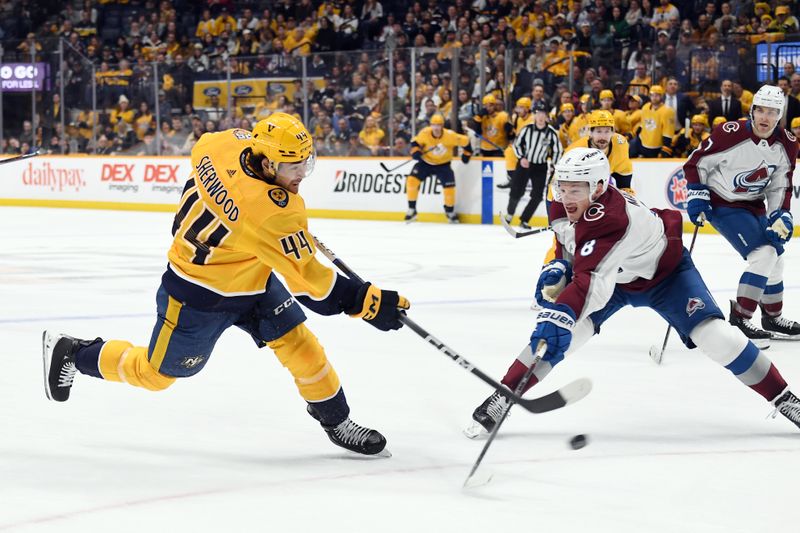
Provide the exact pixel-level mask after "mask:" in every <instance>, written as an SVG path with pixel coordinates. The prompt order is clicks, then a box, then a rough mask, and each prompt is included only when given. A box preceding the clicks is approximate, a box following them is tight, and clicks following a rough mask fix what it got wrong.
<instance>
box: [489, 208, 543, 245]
mask: <svg viewBox="0 0 800 533" xmlns="http://www.w3.org/2000/svg"><path fill="white" fill-rule="evenodd" d="M498 214H499V215H500V222H501V223H502V224H503V227H504V228H505V229H506V231H507V232H508V234H509V235H511V236H512V237H514V238H515V239H519V238H521V237H527V236H529V235H536V234H538V233H544V232H545V231H549V230H551V229H552V228H551V227H550V226H545V227H543V228H531V229H528V230H522V231H517V230H515V229H514V228H512V227H511V224H510V223H509V222H508V221H507V220H506V217H505V215H503V213H502V212H500V213H498Z"/></svg>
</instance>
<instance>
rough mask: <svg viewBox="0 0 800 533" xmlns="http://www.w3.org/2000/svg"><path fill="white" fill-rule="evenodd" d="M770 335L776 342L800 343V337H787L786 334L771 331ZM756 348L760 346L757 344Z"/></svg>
mask: <svg viewBox="0 0 800 533" xmlns="http://www.w3.org/2000/svg"><path fill="white" fill-rule="evenodd" d="M769 334H770V336H771V337H772V340H774V341H800V335H787V334H785V333H776V332H774V331H770V332H769ZM756 346H758V345H757V344H756ZM759 348H760V346H759Z"/></svg>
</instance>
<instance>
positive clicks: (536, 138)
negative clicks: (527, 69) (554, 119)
mask: <svg viewBox="0 0 800 533" xmlns="http://www.w3.org/2000/svg"><path fill="white" fill-rule="evenodd" d="M531 109H532V110H533V112H534V120H533V122H531V123H530V124H528V125H526V126H525V127H524V128H522V131H520V132H519V133H518V134H517V137H516V139H514V153H516V155H517V158H518V159H519V165H517V169H516V170H515V171H514V174H513V175H512V176H511V190H510V192H509V197H508V211H507V215H506V219H507V220H508V221H509V222H511V218H512V217H513V216H514V211H516V210H517V204H519V201H520V200H521V199H522V195H523V194H525V187H527V185H528V182H529V181H530V182H531V199H530V200H529V201H528V205H526V206H525V209H523V210H522V215H521V216H520V220H521V223H520V227H521V228H522V229H529V228H530V224H529V222H530V220H531V217H532V216H533V213H534V212H535V211H536V208H537V207H539V202H541V201H542V198H543V197H544V188H545V184H546V182H547V160H548V159H550V160H551V161H552V162H553V165H555V164H556V161H558V159H559V158H560V157H561V153H562V152H563V151H564V150H563V148H562V147H561V141H560V140H559V138H558V132H557V131H556V130H555V129H553V127H552V126H549V125H548V124H547V107H546V106H545V103H544V102H543V101H542V100H538V101H536V102H534V103H533V106H532V107H531Z"/></svg>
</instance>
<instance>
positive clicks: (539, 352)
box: [463, 340, 591, 488]
mask: <svg viewBox="0 0 800 533" xmlns="http://www.w3.org/2000/svg"><path fill="white" fill-rule="evenodd" d="M528 350H530V346H528ZM546 351H547V343H546V342H545V341H543V340H541V341H539V344H538V345H537V346H536V355H535V356H534V358H533V363H532V364H531V366H530V367H529V368H528V370H527V371H525V375H524V376H522V380H521V381H520V382H519V383H517V388H515V389H514V396H521V395H522V393H523V392H524V391H525V386H526V385H527V384H528V381H530V379H531V376H532V375H533V372H534V370H535V369H536V365H537V364H538V363H539V361H540V360H541V359H542V356H544V353H545V352H546ZM589 388H591V385H590V386H589ZM587 392H588V391H587ZM508 401H509V403H508V407H506V408H505V410H504V411H503V414H502V415H501V416H500V419H499V420H498V421H497V423H495V425H494V428H493V429H492V432H491V434H489V438H488V439H487V440H486V444H484V445H483V449H482V450H481V453H480V455H478V458H477V459H476V460H475V463H473V465H472V468H471V469H470V471H469V474H468V475H467V479H465V480H464V485H463V488H471V487H477V486H480V485H485V484H486V483H488V482H489V481H491V479H492V476H491V474H489V475H487V476H484V477H483V478H473V476H474V475H475V472H476V471H477V470H478V467H479V466H480V465H481V462H483V458H484V457H485V456H486V452H488V451H489V446H491V445H492V442H493V441H494V438H495V437H496V436H497V433H498V432H499V431H500V426H501V425H503V422H505V420H506V418H508V413H509V411H511V408H512V407H513V406H514V404H515V403H516V402H515V401H514V398H513V397H511V396H509V397H508ZM470 481H472V483H470Z"/></svg>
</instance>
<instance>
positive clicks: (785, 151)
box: [683, 85, 800, 348]
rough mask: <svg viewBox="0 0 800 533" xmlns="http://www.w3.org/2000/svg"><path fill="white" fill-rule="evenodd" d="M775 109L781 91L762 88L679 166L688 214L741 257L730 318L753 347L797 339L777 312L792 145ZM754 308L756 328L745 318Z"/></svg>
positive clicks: (799, 330)
mask: <svg viewBox="0 0 800 533" xmlns="http://www.w3.org/2000/svg"><path fill="white" fill-rule="evenodd" d="M783 113H784V95H783V91H782V90H781V89H780V88H779V87H774V86H772V85H764V86H763V87H761V88H760V89H759V90H758V91H757V92H756V94H755V95H754V96H753V105H752V107H751V108H750V120H747V121H729V122H724V123H722V124H720V125H718V126H716V127H715V128H714V130H713V131H712V132H711V136H710V137H709V138H708V139H706V140H705V141H703V142H702V143H701V144H700V146H699V147H698V149H697V150H695V151H694V152H692V154H691V155H690V156H689V159H688V160H687V161H686V163H685V164H684V166H683V170H684V174H685V176H686V179H687V181H688V188H689V195H688V196H689V202H688V207H687V212H688V214H689V218H690V219H691V220H692V222H694V223H695V224H697V225H700V224H702V223H703V219H705V220H708V221H709V222H710V223H711V225H712V226H714V228H716V230H717V231H719V232H720V233H721V234H722V235H723V236H724V237H725V239H727V241H728V242H729V243H730V244H731V245H732V246H733V247H734V248H735V249H736V251H737V252H739V254H740V255H741V256H742V258H744V259H745V261H747V268H746V269H745V271H744V274H742V277H741V278H740V279H739V288H738V290H737V291H736V300H735V301H731V315H730V321H731V323H732V324H734V325H736V326H737V327H738V328H739V329H741V330H742V331H743V332H744V334H745V335H747V336H748V337H749V338H750V340H752V341H753V342H754V343H756V345H757V346H759V347H761V348H767V347H769V342H770V339H794V340H800V324H798V323H797V322H794V321H792V320H788V319H786V318H784V317H783V316H782V311H783V268H784V265H783V263H784V259H783V250H784V246H785V245H786V244H787V243H788V242H789V239H791V237H792V232H793V229H794V225H793V220H792V213H791V211H790V202H791V199H792V174H793V172H794V167H795V160H796V159H797V148H798V145H797V139H796V138H795V136H794V135H792V134H791V133H790V132H788V131H786V130H784V129H783V128H780V127H777V125H778V122H779V121H780V119H781V116H782V115H783ZM765 202H766V205H765ZM758 306H760V307H761V327H762V328H763V329H760V328H758V327H757V326H755V325H754V324H753V323H752V322H750V319H751V318H753V314H754V313H755V310H756V307H758Z"/></svg>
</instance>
